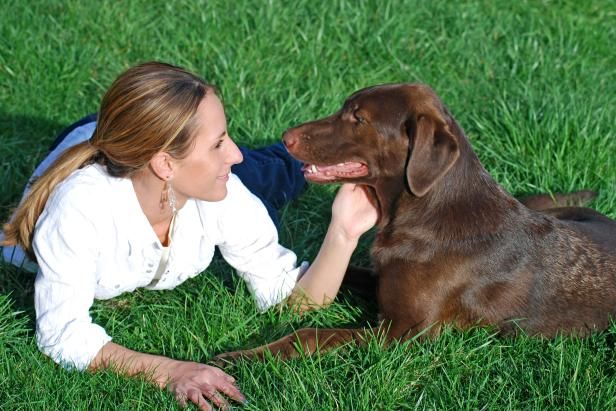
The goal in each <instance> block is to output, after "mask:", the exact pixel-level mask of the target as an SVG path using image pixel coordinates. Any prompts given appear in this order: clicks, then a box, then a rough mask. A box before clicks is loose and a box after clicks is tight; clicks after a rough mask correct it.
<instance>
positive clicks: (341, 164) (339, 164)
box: [338, 163, 346, 167]
mask: <svg viewBox="0 0 616 411" xmlns="http://www.w3.org/2000/svg"><path fill="white" fill-rule="evenodd" d="M345 164H346V163H338V167H342V166H343V165H345Z"/></svg>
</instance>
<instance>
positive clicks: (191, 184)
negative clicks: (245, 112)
mask: <svg viewBox="0 0 616 411" xmlns="http://www.w3.org/2000/svg"><path fill="white" fill-rule="evenodd" d="M195 120H196V121H197V134H196V136H195V146H194V147H193V149H192V151H191V152H190V153H189V154H188V156H187V157H186V158H183V159H181V160H178V161H176V162H175V166H174V169H173V178H172V180H171V186H172V187H173V190H174V191H175V193H176V196H177V197H178V200H182V198H180V196H181V197H184V199H187V198H195V199H198V200H205V201H220V200H222V199H224V198H225V197H226V195H227V181H228V180H229V173H230V172H231V166H232V165H233V164H238V163H241V162H242V160H243V157H242V153H241V152H240V150H239V149H238V148H237V146H236V145H235V143H234V142H233V140H231V137H230V136H229V134H227V119H226V117H225V111H224V108H223V106H222V103H221V102H220V99H219V98H218V97H217V96H216V95H214V94H213V93H208V94H207V95H206V97H205V98H204V99H203V100H202V101H201V103H200V104H199V107H198V108H197V112H196V114H195Z"/></svg>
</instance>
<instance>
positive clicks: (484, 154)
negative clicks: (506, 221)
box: [0, 0, 616, 410]
mask: <svg viewBox="0 0 616 411" xmlns="http://www.w3.org/2000/svg"><path fill="white" fill-rule="evenodd" d="M1 3H2V5H3V7H2V9H3V13H1V14H0V186H1V187H2V189H1V190H0V219H2V220H5V219H6V217H7V216H8V215H9V212H10V209H11V208H12V207H13V206H14V205H15V203H16V202H17V201H18V200H19V197H20V193H21V190H22V187H23V185H24V184H25V182H26V180H27V178H28V176H29V174H30V172H31V171H32V170H33V168H34V167H35V165H36V164H37V162H39V161H40V160H41V159H42V158H43V157H44V155H45V152H46V148H47V147H48V145H49V144H50V143H51V142H52V141H53V139H54V136H55V134H56V133H57V132H59V131H60V130H61V129H62V128H63V126H65V125H67V124H68V123H70V122H71V121H74V120H75V119H77V118H79V117H80V116H82V115H85V114H87V113H90V112H93V111H95V110H96V109H97V104H98V101H99V99H100V97H101V95H102V93H103V92H104V90H105V88H106V87H107V86H109V84H110V83H111V81H112V80H113V78H114V77H115V76H116V75H117V74H119V72H121V71H122V70H124V69H125V68H127V67H128V66H130V65H133V64H136V63H138V62H141V61H145V60H150V59H159V60H164V61H168V62H171V63H175V64H179V65H183V66H185V67H187V68H189V69H191V70H193V71H195V72H198V73H200V74H201V75H203V76H204V77H205V78H207V79H208V80H209V81H210V82H212V83H214V84H216V85H217V86H218V87H219V88H220V90H221V91H222V94H223V96H224V101H225V105H226V110H227V116H228V120H229V130H230V132H231V135H233V136H234V137H235V139H236V140H237V141H238V142H239V143H241V144H244V145H249V146H260V145H264V144H267V143H270V142H274V141H276V140H278V139H279V137H280V135H281V133H282V132H283V131H284V130H285V129H286V128H287V127H289V126H291V125H294V124H297V123H299V122H302V121H306V120H310V119H313V118H317V117H321V116H324V115H326V114H328V113H330V112H332V111H333V110H335V109H337V108H338V107H339V105H340V104H341V102H342V101H343V100H344V98H345V97H346V96H347V95H349V94H350V93H352V92H353V91H355V90H356V89H358V88H361V87H365V86H368V85H372V84H376V83H384V82H411V81H422V82H426V83H428V84H430V85H431V86H432V87H433V88H434V89H435V90H436V91H437V92H438V93H439V94H440V96H441V97H442V98H443V100H444V101H445V103H446V104H447V105H448V107H449V108H450V109H451V111H452V112H453V113H454V115H455V117H456V118H457V119H458V121H459V122H460V124H461V125H462V127H464V129H465V130H466V132H467V133H468V135H469V137H470V139H471V141H472V143H473V145H474V147H475V149H476V151H477V153H478V155H479V157H480V158H481V160H482V162H483V163H484V165H485V166H486V168H487V169H488V170H489V171H490V172H491V173H492V175H494V177H495V178H496V179H497V181H499V182H500V183H501V184H502V185H503V186H504V187H505V188H506V189H507V190H509V191H510V192H512V193H515V194H528V193H533V192H553V191H570V190H576V189H582V188H591V189H594V190H597V191H598V192H599V197H598V198H597V200H596V201H595V202H594V204H593V207H595V208H596V209H598V210H599V211H601V212H603V213H605V214H607V215H609V216H611V217H612V218H616V164H615V162H616V139H615V131H614V118H616V107H615V105H614V101H615V99H616V76H615V74H616V54H615V53H614V52H613V45H614V44H615V43H616V29H615V27H616V24H614V22H615V21H616V5H615V4H614V2H613V1H611V0H595V1H586V2H583V3H582V2H578V1H574V0H571V1H518V2H515V1H514V2H512V1H505V0H498V1H497V0H495V1H487V0H486V1H462V2H449V1H433V2H424V1H393V0H379V1H376V0H363V1H362V0H358V1H347V0H333V1H330V2H318V1H317V2H315V1H307V0H298V1H295V2H282V1H275V0H274V1H260V2H254V1H246V0H238V1H235V2H227V1H220V0H214V1H207V2H206V1H203V2H199V1H188V0H186V1H169V0H168V1H158V0H155V1H154V0H149V1H145V0H137V1H130V2H115V1H100V2H99V1H62V2H60V1H52V0H48V1H43V0H40V1H17V0H3V1H2V2H1ZM334 192H335V187H311V188H310V189H309V190H308V192H307V193H306V194H304V195H303V196H302V198H301V199H300V200H299V201H297V202H296V203H294V204H292V205H291V206H289V207H287V208H286V209H285V210H284V214H283V227H282V232H281V237H282V242H283V244H285V245H287V246H288V247H290V248H292V249H294V250H296V251H297V253H298V255H299V257H300V258H301V259H312V258H313V257H314V255H315V253H316V251H317V248H318V246H319V242H320V239H321V238H322V236H323V234H324V232H325V229H326V226H327V222H328V218H329V207H330V203H331V200H332V198H333V194H334ZM368 245H369V236H368V238H366V239H364V240H363V241H362V243H361V245H360V247H359V249H358V250H357V252H356V253H355V256H354V258H353V260H354V262H355V263H359V264H366V263H367V262H368V257H367V249H368ZM32 289H33V278H32V276H31V275H28V274H26V273H23V272H20V271H18V270H15V269H14V268H13V267H10V266H7V265H0V408H3V409H23V410H30V409H50V410H53V409H84V410H85V409H114V410H115V409H119V410H122V409H125V410H135V409H175V408H176V407H177V406H176V404H175V401H174V399H173V398H172V396H171V395H170V394H168V393H166V392H164V391H160V390H158V389H156V388H154V387H153V386H152V385H150V384H149V383H147V382H146V381H145V380H142V379H126V378H124V377H122V376H118V375H115V374H113V373H111V372H101V373H98V374H94V375H92V374H89V373H84V374H80V373H75V372H67V371H65V370H63V369H61V368H59V367H57V366H55V365H54V364H53V363H52V362H51V361H50V360H49V359H47V358H46V357H44V356H43V354H41V353H39V352H38V350H37V348H36V345H35V342H34V335H33V334H34V332H33V330H34V324H33V321H34V312H33V304H32ZM92 313H93V316H94V318H95V321H97V322H98V323H99V324H101V325H103V326H104V327H105V328H106V329H107V330H108V332H110V334H111V335H112V336H113V337H114V340H115V341H116V342H118V343H121V344H124V345H126V346H128V347H130V348H133V349H136V350H142V351H145V352H151V353H160V354H164V355H168V356H171V357H174V358H178V359H191V360H195V361H207V360H208V359H209V358H210V357H211V356H212V355H214V354H216V353H219V352H222V351H226V350H231V349H237V348H247V347H252V346H254V345H257V344H260V343H263V342H266V341H270V340H272V339H274V338H276V337H279V336H281V335H283V334H285V333H287V332H289V331H291V330H293V329H296V328H299V327H302V326H308V325H309V326H343V325H346V324H365V323H366V321H367V320H369V319H370V318H372V316H373V315H374V309H373V307H372V306H371V305H370V304H367V303H365V302H362V301H359V300H358V299H357V298H355V297H353V296H352V295H349V294H344V295H343V296H342V297H341V298H340V299H339V300H338V301H337V302H336V303H335V304H334V305H333V306H332V307H330V308H328V309H326V310H322V311H320V312H315V313H310V314H309V315H307V316H305V317H304V318H298V317H297V316H295V315H293V314H291V313H288V312H282V313H280V312H278V311H276V310H271V311H269V312H267V313H265V314H257V313H256V310H255V307H254V305H253V303H252V301H251V299H250V296H249V294H248V292H247V290H246V288H245V287H244V285H243V283H242V282H241V281H239V280H237V279H236V278H235V277H234V276H233V275H232V269H231V268H230V267H229V266H228V265H226V264H225V263H224V262H222V261H216V262H215V263H214V264H213V265H212V266H210V267H209V268H208V270H207V271H206V272H205V273H204V274H203V275H201V276H199V277H198V278H196V279H193V280H191V281H188V282H187V283H185V284H183V285H182V286H180V287H178V288H177V289H176V290H174V291H169V292H152V291H150V292H146V291H138V292H135V293H133V294H131V295H122V296H120V297H118V298H115V299H113V300H110V301H106V302H98V303H96V304H95V306H94V308H93V310H92ZM379 341H380V340H379V338H374V339H373V340H372V341H371V342H370V344H369V346H368V347H366V348H362V349H358V348H354V347H349V348H347V349H344V350H337V351H335V352H332V353H328V354H325V355H322V356H315V357H311V358H303V359H297V360H293V361H289V362H280V361H277V360H274V359H272V360H269V361H266V362H264V363H260V362H241V363H239V364H238V365H236V366H234V367H231V368H229V369H228V370H227V371H228V372H229V373H231V374H232V375H234V376H235V377H236V378H237V379H238V381H239V384H240V387H241V389H242V391H243V392H244V393H245V394H246V396H247V397H248V399H249V401H250V402H249V404H248V405H247V406H246V407H245V409H247V410H329V409H340V410H368V409H382V410H393V409H416V408H419V409H455V410H458V409H516V410H517V409H616V400H615V398H616V378H615V374H616V372H615V371H616V355H615V354H614V348H615V347H614V344H615V341H616V326H612V327H611V328H610V329H609V330H607V331H605V332H603V333H600V334H597V335H594V336H592V337H591V338H588V339H584V340H579V339H574V338H557V339H553V340H544V339H535V338H527V337H521V338H518V339H502V338H497V337H495V336H494V335H493V334H492V332H491V331H490V330H485V329H476V330H470V331H468V332H464V333H461V332H458V331H455V330H448V331H447V332H445V333H444V335H443V336H441V337H440V338H438V339H437V340H435V341H422V342H417V343H414V344H403V345H393V346H390V347H388V348H383V345H382V344H381V343H380V342H379Z"/></svg>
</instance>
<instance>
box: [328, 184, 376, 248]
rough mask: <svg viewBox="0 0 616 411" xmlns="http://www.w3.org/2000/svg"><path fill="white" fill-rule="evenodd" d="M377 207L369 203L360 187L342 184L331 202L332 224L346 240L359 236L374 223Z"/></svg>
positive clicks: (355, 238)
mask: <svg viewBox="0 0 616 411" xmlns="http://www.w3.org/2000/svg"><path fill="white" fill-rule="evenodd" d="M377 218H378V211H377V209H376V208H375V207H374V206H373V205H372V203H370V201H369V200H368V196H367V195H366V192H365V191H364V189H363V188H362V187H360V186H359V185H357V184H349V183H347V184H343V185H342V186H341V187H340V189H339V190H338V193H337V194H336V198H335V199H334V203H333V204H332V221H331V224H332V226H336V227H338V228H339V229H340V230H341V231H342V233H343V235H345V236H346V238H347V239H348V240H353V241H357V240H358V239H359V237H360V236H361V235H362V234H363V233H365V232H366V231H368V230H369V229H370V228H372V227H373V226H374V224H376V220H377Z"/></svg>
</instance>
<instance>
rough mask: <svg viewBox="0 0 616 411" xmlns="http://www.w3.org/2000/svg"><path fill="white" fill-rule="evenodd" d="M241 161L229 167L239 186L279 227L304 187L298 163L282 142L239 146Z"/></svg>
mask: <svg viewBox="0 0 616 411" xmlns="http://www.w3.org/2000/svg"><path fill="white" fill-rule="evenodd" d="M95 121H96V113H95V114H90V115H89V116H86V117H84V118H82V119H81V120H79V121H77V122H75V123H73V124H71V125H70V126H68V127H67V128H65V129H64V130H63V131H62V132H61V133H60V135H58V137H57V138H56V139H55V141H54V142H53V144H52V146H51V147H50V150H49V151H50V152H51V151H52V150H53V149H54V148H56V147H57V146H58V145H59V144H60V143H61V142H62V140H64V139H65V138H66V136H67V135H69V134H70V133H71V131H73V130H75V129H76V128H77V127H80V126H83V125H85V124H88V123H90V122H95ZM240 151H241V152H242V155H243V156H244V161H242V162H241V163H240V164H236V165H234V166H233V167H231V171H232V172H233V173H234V174H235V175H237V176H238V177H239V178H240V180H241V181H242V183H244V185H245V186H246V187H247V188H248V189H249V190H250V191H251V192H252V193H253V194H254V195H256V196H257V197H259V199H260V200H261V201H262V202H263V204H264V205H265V208H267V212H268V213H269V215H270V217H271V218H272V221H274V224H275V225H276V227H277V228H279V224H280V218H279V216H278V210H280V209H281V208H282V207H283V206H284V205H285V204H287V203H288V202H290V201H292V200H293V199H295V198H296V197H297V196H299V195H300V194H301V193H302V192H303V191H304V189H305V188H306V185H307V184H306V180H305V179H304V173H303V172H302V163H300V162H299V161H297V160H296V159H294V158H293V157H291V156H290V155H289V153H288V152H287V149H286V148H285V147H284V145H283V144H282V143H276V144H272V145H270V146H267V147H263V148H259V149H254V150H253V149H249V148H246V147H240Z"/></svg>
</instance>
